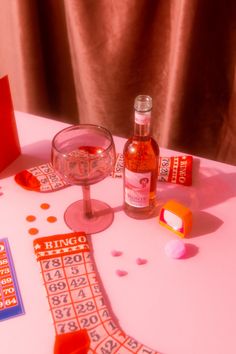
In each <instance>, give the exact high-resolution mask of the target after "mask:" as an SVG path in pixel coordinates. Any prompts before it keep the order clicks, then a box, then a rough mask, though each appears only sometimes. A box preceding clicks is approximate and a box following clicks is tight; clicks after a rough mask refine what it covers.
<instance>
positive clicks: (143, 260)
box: [136, 258, 147, 265]
mask: <svg viewBox="0 0 236 354" xmlns="http://www.w3.org/2000/svg"><path fill="white" fill-rule="evenodd" d="M136 263H137V264H138V265H143V264H146V263H147V259H144V258H137V259H136Z"/></svg>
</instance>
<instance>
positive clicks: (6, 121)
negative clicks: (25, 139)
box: [0, 76, 21, 172]
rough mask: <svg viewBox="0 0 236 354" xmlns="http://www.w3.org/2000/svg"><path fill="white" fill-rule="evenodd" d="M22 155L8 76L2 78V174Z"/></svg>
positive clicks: (0, 101) (0, 164)
mask: <svg viewBox="0 0 236 354" xmlns="http://www.w3.org/2000/svg"><path fill="white" fill-rule="evenodd" d="M20 153H21V150H20V144H19V139H18V134H17V128H16V121H15V115H14V109H13V103H12V98H11V91H10V85H9V81H8V76H4V77H2V78H0V172H1V171H2V170H3V169H4V168H6V167H7V166H8V165H9V164H10V163H11V162H13V161H14V160H15V159H16V158H17V157H18V156H19V155H20Z"/></svg>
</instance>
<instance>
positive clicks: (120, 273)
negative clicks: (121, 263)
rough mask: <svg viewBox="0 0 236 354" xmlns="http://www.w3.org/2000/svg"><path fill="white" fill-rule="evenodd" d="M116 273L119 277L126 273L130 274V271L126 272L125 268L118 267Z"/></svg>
mask: <svg viewBox="0 0 236 354" xmlns="http://www.w3.org/2000/svg"><path fill="white" fill-rule="evenodd" d="M116 274H117V275H118V277H124V276H125V275H127V274H128V272H126V271H125V270H120V269H117V270H116Z"/></svg>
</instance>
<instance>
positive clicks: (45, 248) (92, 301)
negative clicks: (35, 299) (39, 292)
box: [34, 232, 158, 354]
mask: <svg viewBox="0 0 236 354" xmlns="http://www.w3.org/2000/svg"><path fill="white" fill-rule="evenodd" d="M34 251H35V254H36V257H37V260H38V261H39V262H40V265H41V270H42V276H43V279H44V285H45V288H46V291H47V297H48V301H49V305H50V310H51V313H52V316H53V322H54V326H55V330H56V338H57V339H56V340H57V343H63V338H65V337H66V335H68V334H70V333H71V332H74V333H76V332H77V333H78V334H79V333H80V334H82V333H83V335H84V334H85V333H86V334H87V338H88V341H89V343H87V344H88V346H89V348H87V349H88V351H87V349H85V348H83V350H81V347H80V348H79V346H80V345H81V344H80V343H81V341H80V340H78V341H76V340H73V344H74V345H75V346H76V345H77V347H78V348H74V349H73V351H72V350H71V351H70V352H71V353H72V352H73V353H88V354H113V353H117V354H132V353H135V354H158V353H157V352H156V351H155V350H152V349H150V348H148V347H147V346H145V345H143V344H141V343H139V342H138V341H137V340H135V339H134V338H132V337H130V336H129V335H127V334H125V333H124V332H123V331H122V330H121V329H120V328H119V327H118V325H117V324H116V323H115V322H114V321H113V319H112V315H111V313H110V311H109V309H108V307H107V306H106V303H105V298H104V297H103V294H102V290H101V286H100V284H99V281H98V277H97V276H96V268H95V264H94V263H93V259H92V257H91V253H90V247H89V243H88V241H87V237H86V234H85V233H84V232H74V233H70V234H65V235H54V236H50V237H42V238H39V239H36V240H34ZM84 338H86V337H85V336H84ZM67 345H68V343H67ZM75 349H76V350H75ZM79 349H80V350H79ZM68 352H69V351H68ZM54 353H61V351H56V352H54Z"/></svg>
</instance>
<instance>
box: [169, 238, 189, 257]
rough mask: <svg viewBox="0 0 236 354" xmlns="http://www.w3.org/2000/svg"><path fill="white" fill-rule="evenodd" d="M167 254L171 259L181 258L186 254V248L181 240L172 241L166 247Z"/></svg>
mask: <svg viewBox="0 0 236 354" xmlns="http://www.w3.org/2000/svg"><path fill="white" fill-rule="evenodd" d="M165 253H166V255H167V256H168V257H170V258H175V259H178V258H181V257H183V256H184V255H185V253H186V247H185V244H184V242H183V241H181V240H171V241H169V242H167V244H166V245H165Z"/></svg>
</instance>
